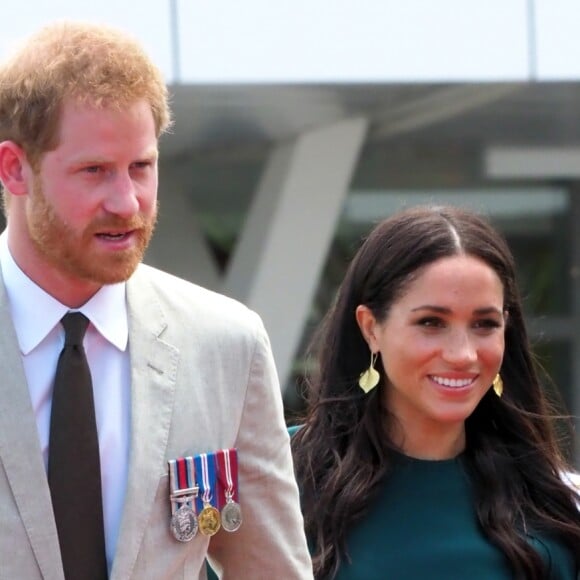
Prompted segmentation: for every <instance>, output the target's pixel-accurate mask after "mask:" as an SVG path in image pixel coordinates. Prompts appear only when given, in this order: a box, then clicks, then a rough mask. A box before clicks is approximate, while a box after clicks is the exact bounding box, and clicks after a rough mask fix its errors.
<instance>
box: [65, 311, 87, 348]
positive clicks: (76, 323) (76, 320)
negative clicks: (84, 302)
mask: <svg viewBox="0 0 580 580" xmlns="http://www.w3.org/2000/svg"><path fill="white" fill-rule="evenodd" d="M60 322H61V324H62V326H63V328H64V333H65V334H64V344H65V345H66V346H82V344H83V338H84V336H85V332H86V330H87V326H88V325H89V319H88V318H87V317H86V316H85V315H84V314H81V313H80V312H68V313H67V314H65V315H64V316H63V317H62V319H61V321H60Z"/></svg>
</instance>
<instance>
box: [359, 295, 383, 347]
mask: <svg viewBox="0 0 580 580" xmlns="http://www.w3.org/2000/svg"><path fill="white" fill-rule="evenodd" d="M355 316H356V321H357V324H358V327H359V328H360V331H361V333H362V335H363V337H364V339H365V340H366V341H367V344H368V345H369V348H370V349H371V351H372V352H377V351H378V345H377V339H376V337H375V328H376V325H377V320H376V318H375V316H374V314H373V313H372V311H371V309H370V308H369V307H368V306H365V305H364V304H359V305H358V306H357V307H356V310H355Z"/></svg>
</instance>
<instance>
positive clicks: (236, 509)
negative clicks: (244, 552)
mask: <svg viewBox="0 0 580 580" xmlns="http://www.w3.org/2000/svg"><path fill="white" fill-rule="evenodd" d="M241 525H242V508H241V507H240V504H239V503H236V502H235V501H233V500H232V499H228V501H227V503H226V505H224V507H223V508H222V528H223V529H224V530H226V532H235V531H236V530H237V529H239V527H240V526H241Z"/></svg>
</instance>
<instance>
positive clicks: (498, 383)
mask: <svg viewBox="0 0 580 580" xmlns="http://www.w3.org/2000/svg"><path fill="white" fill-rule="evenodd" d="M492 387H493V392H494V393H495V394H496V395H497V396H498V397H499V398H500V399H501V396H502V395H503V381H502V380H501V377H500V375H499V373H497V375H495V379H493V383H492Z"/></svg>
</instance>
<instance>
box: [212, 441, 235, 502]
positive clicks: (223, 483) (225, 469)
mask: <svg viewBox="0 0 580 580" xmlns="http://www.w3.org/2000/svg"><path fill="white" fill-rule="evenodd" d="M217 466H218V490H219V495H218V502H219V508H220V509H221V508H223V506H224V505H225V504H226V503H227V502H228V498H229V499H233V500H234V501H235V502H238V501H239V499H238V450H237V449H221V450H220V451H218V452H217Z"/></svg>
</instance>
